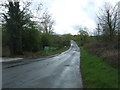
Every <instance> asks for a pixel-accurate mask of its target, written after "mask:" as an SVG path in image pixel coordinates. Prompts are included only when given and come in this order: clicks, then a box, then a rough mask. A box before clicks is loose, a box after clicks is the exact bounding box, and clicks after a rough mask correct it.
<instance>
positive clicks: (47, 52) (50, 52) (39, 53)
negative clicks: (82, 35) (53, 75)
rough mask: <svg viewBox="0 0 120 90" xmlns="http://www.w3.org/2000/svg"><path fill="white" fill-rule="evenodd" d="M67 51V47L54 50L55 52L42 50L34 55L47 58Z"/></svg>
mask: <svg viewBox="0 0 120 90" xmlns="http://www.w3.org/2000/svg"><path fill="white" fill-rule="evenodd" d="M67 49H68V47H64V48H61V49H55V50H46V51H45V50H43V51H39V52H37V53H36V55H37V56H49V55H53V54H59V53H61V52H64V51H66V50H67Z"/></svg>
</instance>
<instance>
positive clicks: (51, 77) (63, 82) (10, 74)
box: [2, 40, 82, 88]
mask: <svg viewBox="0 0 120 90" xmlns="http://www.w3.org/2000/svg"><path fill="white" fill-rule="evenodd" d="M24 61H25V60H24ZM27 61H29V60H27ZM31 61H34V62H30V63H24V62H22V63H14V64H15V65H14V64H13V63H9V64H3V73H2V88H82V78H81V73H80V52H79V47H78V46H77V44H76V43H75V42H74V41H73V40H71V46H70V48H69V50H67V51H65V52H63V53H61V54H60V55H56V56H54V57H47V58H44V59H41V58H38V59H35V60H34V59H33V60H31ZM10 65H11V66H10Z"/></svg>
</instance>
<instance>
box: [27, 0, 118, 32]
mask: <svg viewBox="0 0 120 90" xmlns="http://www.w3.org/2000/svg"><path fill="white" fill-rule="evenodd" d="M27 1H29V0H27ZM32 1H33V2H34V3H35V4H38V3H39V2H42V3H43V5H44V7H46V8H48V11H49V12H50V13H51V14H52V17H53V19H54V20H55V26H54V31H55V32H56V33H58V34H66V33H71V34H77V32H78V28H76V27H78V26H83V27H87V28H88V32H91V33H92V32H93V29H95V28H96V26H97V25H96V21H97V20H96V14H97V12H98V10H99V9H100V8H101V7H103V4H104V2H107V1H109V2H110V3H112V4H113V5H115V3H117V2H118V1H120V0H32ZM33 8H34V7H33Z"/></svg>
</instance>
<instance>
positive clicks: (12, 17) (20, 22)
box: [2, 0, 31, 55]
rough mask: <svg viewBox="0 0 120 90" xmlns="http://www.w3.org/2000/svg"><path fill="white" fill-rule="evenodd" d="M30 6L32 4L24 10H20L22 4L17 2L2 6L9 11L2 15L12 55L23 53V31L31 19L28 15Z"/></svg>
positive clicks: (14, 0)
mask: <svg viewBox="0 0 120 90" xmlns="http://www.w3.org/2000/svg"><path fill="white" fill-rule="evenodd" d="M30 4H31V3H30V2H27V4H26V5H25V7H23V10H21V9H20V2H19V1H17V0H13V1H8V3H5V4H2V6H3V7H5V8H6V9H7V10H8V11H7V12H3V13H2V15H3V18H4V25H5V27H6V36H7V37H8V38H9V39H8V46H9V49H10V51H11V54H12V55H16V54H22V53H23V46H22V31H23V28H24V27H25V26H26V25H27V22H29V21H30V18H31V16H30V15H29V14H28V13H27V11H28V7H29V6H30Z"/></svg>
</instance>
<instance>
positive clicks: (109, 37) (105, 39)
mask: <svg viewBox="0 0 120 90" xmlns="http://www.w3.org/2000/svg"><path fill="white" fill-rule="evenodd" d="M119 13H120V12H119V8H118V3H117V4H116V5H115V6H112V5H111V4H110V3H109V2H106V3H105V4H104V7H102V8H100V11H99V13H98V15H97V19H98V22H97V23H98V27H97V28H96V30H95V33H94V36H90V39H89V40H90V42H89V43H86V44H85V46H84V47H85V48H86V49H87V50H88V51H89V52H90V53H93V54H95V55H97V56H99V57H101V58H102V59H103V60H105V61H107V62H108V63H109V64H110V65H111V66H113V67H118V66H119V65H120V63H119V61H118V50H119V46H120V45H119V44H120V41H119V39H120V38H119V37H120V19H119V17H120V16H119Z"/></svg>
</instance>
